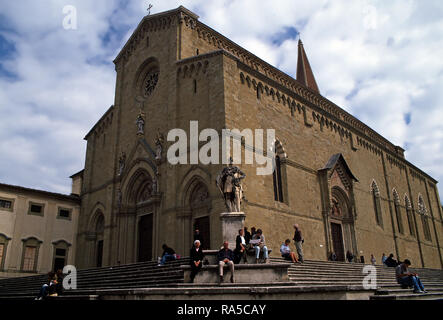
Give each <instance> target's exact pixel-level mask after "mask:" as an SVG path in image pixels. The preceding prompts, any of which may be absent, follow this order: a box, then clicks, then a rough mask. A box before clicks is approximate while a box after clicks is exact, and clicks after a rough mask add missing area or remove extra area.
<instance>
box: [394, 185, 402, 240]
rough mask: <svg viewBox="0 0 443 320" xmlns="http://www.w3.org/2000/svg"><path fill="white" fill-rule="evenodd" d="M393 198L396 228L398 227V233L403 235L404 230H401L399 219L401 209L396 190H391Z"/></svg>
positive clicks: (400, 219)
mask: <svg viewBox="0 0 443 320" xmlns="http://www.w3.org/2000/svg"><path fill="white" fill-rule="evenodd" d="M392 193H393V196H394V210H395V217H396V218H397V227H398V232H399V233H401V234H403V233H404V229H403V221H402V218H401V207H400V197H399V196H398V192H397V190H395V189H394V190H393V191H392Z"/></svg>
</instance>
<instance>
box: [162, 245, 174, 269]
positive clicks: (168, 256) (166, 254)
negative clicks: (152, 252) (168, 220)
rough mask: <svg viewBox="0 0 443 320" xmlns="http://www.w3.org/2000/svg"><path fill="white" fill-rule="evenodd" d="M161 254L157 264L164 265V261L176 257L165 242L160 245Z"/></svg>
mask: <svg viewBox="0 0 443 320" xmlns="http://www.w3.org/2000/svg"><path fill="white" fill-rule="evenodd" d="M162 248H163V255H162V258H161V260H160V262H159V264H158V265H159V266H164V265H165V263H166V261H171V260H175V259H177V256H176V254H175V251H174V249H172V248H169V247H168V246H167V245H166V244H164V245H162Z"/></svg>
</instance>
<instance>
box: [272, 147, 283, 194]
mask: <svg viewBox="0 0 443 320" xmlns="http://www.w3.org/2000/svg"><path fill="white" fill-rule="evenodd" d="M275 149H277V146H275ZM272 179H273V184H274V200H275V201H279V202H283V183H282V173H281V163H280V157H279V156H278V154H276V155H275V170H274V172H273V173H272Z"/></svg>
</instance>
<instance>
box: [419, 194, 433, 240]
mask: <svg viewBox="0 0 443 320" xmlns="http://www.w3.org/2000/svg"><path fill="white" fill-rule="evenodd" d="M418 213H419V214H420V216H421V222H422V225H423V234H424V235H425V239H426V240H428V241H431V240H432V238H431V230H430V229H429V222H428V215H427V210H426V206H425V202H424V200H423V197H422V196H421V195H420V196H419V197H418Z"/></svg>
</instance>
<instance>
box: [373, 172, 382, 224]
mask: <svg viewBox="0 0 443 320" xmlns="http://www.w3.org/2000/svg"><path fill="white" fill-rule="evenodd" d="M371 194H372V202H373V205H374V213H375V221H376V222H377V225H378V226H380V227H382V228H383V216H382V211H381V201H380V198H381V197H380V189H379V188H378V185H377V182H376V181H375V179H373V180H372V183H371Z"/></svg>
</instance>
